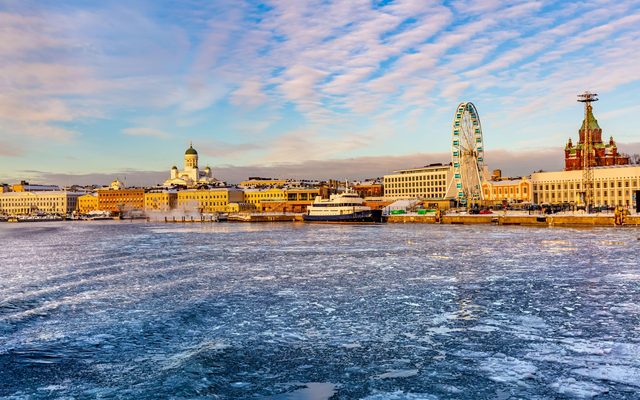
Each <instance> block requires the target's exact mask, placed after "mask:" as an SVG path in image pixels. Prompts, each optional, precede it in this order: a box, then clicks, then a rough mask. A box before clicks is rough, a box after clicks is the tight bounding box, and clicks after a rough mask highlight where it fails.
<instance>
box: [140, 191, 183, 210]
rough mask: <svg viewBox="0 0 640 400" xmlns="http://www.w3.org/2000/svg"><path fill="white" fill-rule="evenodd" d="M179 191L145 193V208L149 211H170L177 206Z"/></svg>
mask: <svg viewBox="0 0 640 400" xmlns="http://www.w3.org/2000/svg"><path fill="white" fill-rule="evenodd" d="M177 202H178V193H176V192H172V191H167V190H162V191H151V192H146V193H145V194H144V209H145V210H147V211H150V210H156V211H169V210H172V209H174V208H176V204H177Z"/></svg>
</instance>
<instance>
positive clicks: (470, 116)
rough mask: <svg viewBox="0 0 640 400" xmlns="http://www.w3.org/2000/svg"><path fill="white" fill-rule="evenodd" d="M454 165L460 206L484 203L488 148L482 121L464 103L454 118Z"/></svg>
mask: <svg viewBox="0 0 640 400" xmlns="http://www.w3.org/2000/svg"><path fill="white" fill-rule="evenodd" d="M451 162H452V165H453V181H452V184H453V185H455V186H454V187H455V189H456V191H455V193H456V194H455V197H456V198H457V200H458V202H459V203H460V204H462V205H468V204H469V203H473V202H476V201H480V200H483V197H484V196H483V194H482V180H481V176H482V173H483V171H484V146H483V142H482V128H481V127H480V117H479V116H478V110H476V107H475V106H474V105H473V103H460V104H459V105H458V109H457V110H456V114H455V116H454V118H453V129H452V139H451Z"/></svg>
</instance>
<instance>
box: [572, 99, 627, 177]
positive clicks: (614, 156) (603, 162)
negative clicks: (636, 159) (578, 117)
mask: <svg viewBox="0 0 640 400" xmlns="http://www.w3.org/2000/svg"><path fill="white" fill-rule="evenodd" d="M588 133H590V134H591V138H592V146H591V148H592V149H593V151H594V153H593V154H594V155H593V159H592V160H591V162H592V166H593V167H604V166H613V165H628V164H629V156H628V155H623V154H619V153H618V147H617V146H616V142H615V141H614V140H613V136H611V137H609V143H606V144H605V143H603V141H602V128H600V125H598V120H596V118H595V117H594V115H593V107H592V106H591V103H589V104H588V105H587V115H586V118H585V119H584V120H583V121H582V126H581V127H580V129H579V130H578V143H577V144H576V145H574V144H573V143H572V141H571V138H569V141H568V142H567V145H566V146H565V148H564V164H565V167H564V169H565V171H575V170H580V169H582V154H583V153H582V149H583V148H584V145H585V137H586V136H587V134H588Z"/></svg>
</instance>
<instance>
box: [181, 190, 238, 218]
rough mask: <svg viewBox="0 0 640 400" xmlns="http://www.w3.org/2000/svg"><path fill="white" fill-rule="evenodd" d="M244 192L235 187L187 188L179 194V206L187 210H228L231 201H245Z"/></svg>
mask: <svg viewBox="0 0 640 400" xmlns="http://www.w3.org/2000/svg"><path fill="white" fill-rule="evenodd" d="M243 202H244V192H243V191H242V190H239V189H234V188H213V189H187V190H181V191H179V192H178V194H177V208H178V209H179V210H182V211H185V212H189V211H191V212H200V213H213V212H227V210H228V205H229V203H243Z"/></svg>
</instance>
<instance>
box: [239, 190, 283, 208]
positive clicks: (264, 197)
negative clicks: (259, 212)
mask: <svg viewBox="0 0 640 400" xmlns="http://www.w3.org/2000/svg"><path fill="white" fill-rule="evenodd" d="M286 200H287V191H286V190H285V189H280V188H270V189H245V190H244V201H245V202H247V203H249V204H253V205H254V206H255V207H256V208H258V209H260V203H261V202H263V201H286Z"/></svg>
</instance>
